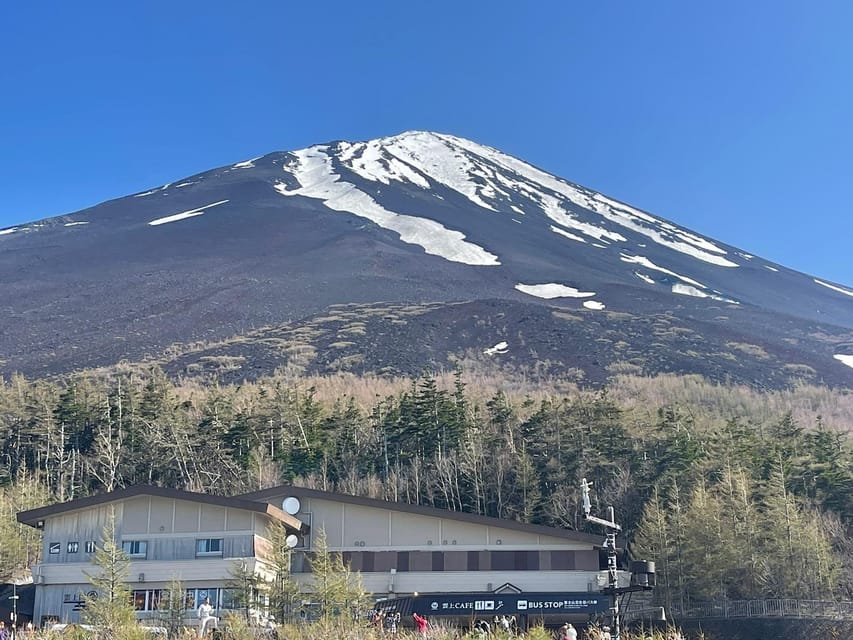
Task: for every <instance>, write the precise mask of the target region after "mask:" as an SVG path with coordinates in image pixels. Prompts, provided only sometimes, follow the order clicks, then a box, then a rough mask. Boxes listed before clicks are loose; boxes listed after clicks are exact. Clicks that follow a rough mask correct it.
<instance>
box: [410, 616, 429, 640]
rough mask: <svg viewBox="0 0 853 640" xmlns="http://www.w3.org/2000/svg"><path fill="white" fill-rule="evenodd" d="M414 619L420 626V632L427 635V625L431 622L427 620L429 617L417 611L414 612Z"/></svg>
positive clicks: (418, 626)
mask: <svg viewBox="0 0 853 640" xmlns="http://www.w3.org/2000/svg"><path fill="white" fill-rule="evenodd" d="M412 619H413V620H414V621H415V625H416V626H417V628H418V633H419V634H421V635H422V636H423V635H426V632H427V625H428V624H429V622H427V619H426V618H424V617H423V616H419V615H418V612H417V611H416V612H415V613H413V614H412Z"/></svg>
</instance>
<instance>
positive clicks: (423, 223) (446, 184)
mask: <svg viewBox="0 0 853 640" xmlns="http://www.w3.org/2000/svg"><path fill="white" fill-rule="evenodd" d="M374 303H382V304H381V305H380V308H381V309H385V308H386V307H387V309H400V308H402V307H405V306H413V305H414V306H415V307H416V308H417V309H418V310H419V311H418V312H417V313H411V314H409V316H407V317H406V318H405V321H403V319H400V318H398V319H397V320H398V321H397V322H391V320H390V319H389V320H387V321H382V322H379V321H377V316H375V315H371V314H370V309H371V308H372V307H371V306H370V305H373V304H374ZM436 303H455V304H450V305H444V304H436ZM349 304H353V305H368V306H359V307H352V310H351V313H356V314H358V313H362V314H364V315H365V321H364V323H363V324H364V327H361V328H359V327H356V330H354V331H350V332H349V333H348V334H347V332H346V331H344V333H345V334H347V335H344V336H337V332H338V331H339V329H335V332H334V333H335V336H333V337H329V336H331V334H329V336H327V338H328V339H326V338H317V339H316V341H315V342H311V341H310V340H309V341H306V344H308V343H311V344H310V345H309V346H310V347H311V349H313V353H314V355H313V356H311V357H308V356H306V355H305V353H302V354H301V355H300V359H299V362H298V364H300V366H305V367H306V368H307V369H308V370H314V371H328V370H335V369H340V368H345V369H352V370H357V371H362V370H369V371H402V372H416V370H419V369H421V368H423V367H426V366H432V367H435V366H452V362H453V361H455V360H456V359H458V358H461V357H465V356H466V354H467V355H470V354H477V353H479V354H482V351H483V350H486V349H488V348H489V347H492V346H494V345H495V344H497V343H498V342H500V341H506V342H507V343H508V347H507V349H506V353H495V354H493V355H490V356H486V357H489V358H500V359H502V362H505V363H506V364H507V365H508V366H516V367H539V368H542V367H551V368H553V369H554V370H574V369H576V368H579V369H582V370H583V372H584V376H585V379H586V380H588V381H601V380H603V379H604V378H605V377H606V375H607V371H608V370H610V371H614V370H628V369H631V368H632V367H633V370H636V371H640V372H644V373H655V372H660V371H674V372H695V373H703V374H706V375H708V376H710V377H712V378H714V379H717V380H721V381H724V380H738V381H744V382H749V383H753V384H759V385H769V386H779V385H782V384H786V383H787V382H788V381H790V380H791V379H796V378H799V379H803V378H805V379H809V380H813V381H815V382H825V383H828V384H833V385H845V386H849V385H850V383H851V381H853V368H851V367H850V366H848V365H847V364H845V361H847V362H849V361H850V360H849V359H845V358H839V357H836V356H844V355H846V354H853V290H851V289H849V288H848V287H844V286H840V285H836V284H832V283H826V282H820V281H819V280H816V279H814V278H811V277H809V276H806V275H804V274H801V273H797V272H794V271H791V270H788V269H785V268H784V267H781V266H780V265H775V264H771V263H768V262H766V261H764V260H761V259H760V258H757V257H753V256H750V255H748V254H746V253H744V252H742V251H739V250H737V249H735V248H733V247H729V246H727V245H723V244H721V243H718V242H715V241H713V240H711V239H708V238H704V237H702V236H698V235H697V234H694V233H692V232H690V231H688V230H685V229H682V228H680V227H678V226H677V225H674V224H672V223H670V222H667V221H665V220H662V219H659V218H656V217H653V216H651V215H649V214H647V213H645V212H642V211H639V210H636V209H634V208H632V207H629V206H627V205H624V204H621V203H618V202H615V201H613V200H610V199H608V198H606V197H605V196H602V195H600V194H597V193H594V192H591V191H589V190H586V189H583V188H582V187H578V186H576V185H573V184H571V183H568V182H565V181H563V180H561V179H558V178H555V177H554V176H550V175H548V174H546V173H544V172H541V171H539V170H537V169H535V168H534V167H531V166H530V165H527V164H525V163H523V162H521V161H519V160H516V159H514V158H511V157H509V156H506V155H503V154H501V153H499V152H497V151H495V150H493V149H489V148H487V147H482V146H480V145H476V144H475V143H472V142H469V141H466V140H462V139H459V138H454V137H451V136H444V135H439V134H430V133H418V132H415V133H407V134H402V135H400V136H396V137H394V138H386V139H382V140H376V141H371V142H367V143H355V144H353V143H344V142H341V143H335V144H331V145H321V146H318V147H312V148H311V149H306V150H301V151H296V152H292V153H274V154H270V155H268V156H265V157H263V158H260V159H256V160H254V161H250V162H244V163H239V164H237V165H234V166H231V167H224V168H220V169H216V170H213V171H210V172H207V173H204V174H200V175H197V176H193V177H191V178H187V179H186V180H183V181H181V182H179V183H177V184H171V185H166V186H164V187H160V188H158V189H154V190H152V191H150V192H147V193H144V194H136V195H135V196H130V197H127V198H121V199H118V200H113V201H110V202H106V203H103V204H101V205H98V206H96V207H93V208H91V209H87V210H84V211H80V212H78V213H75V214H71V215H68V216H63V217H60V218H53V219H49V220H44V221H42V222H39V223H33V224H30V225H25V226H22V227H19V228H15V229H13V230H7V231H5V232H2V235H0V317H2V334H0V372H2V373H5V374H9V373H11V372H13V371H21V372H23V373H25V374H27V375H30V376H41V375H48V374H55V373H61V372H67V371H71V370H75V369H81V368H86V367H93V366H101V365H109V364H112V363H115V362H117V361H119V360H122V359H130V360H138V359H142V358H144V357H147V356H150V357H157V358H158V359H160V360H161V361H163V362H166V360H163V359H162V358H159V354H161V353H162V352H163V350H164V349H165V348H166V347H167V346H169V345H170V344H172V343H190V342H196V341H207V342H212V341H223V340H227V339H228V338H230V337H232V336H235V335H241V336H242V338H241V339H240V341H239V344H240V345H241V346H240V349H242V350H243V351H242V352H241V353H239V354H231V356H230V357H231V360H227V358H226V359H225V360H223V359H222V358H223V357H225V356H228V354H227V353H225V352H221V351H216V349H223V348H225V347H224V346H222V345H220V346H218V347H216V349H213V350H211V351H210V352H209V353H207V354H206V356H205V357H206V358H207V359H206V360H193V358H195V356H193V355H190V354H187V355H185V356H184V357H183V358H184V360H183V361H177V360H176V361H174V362H170V363H169V364H168V366H169V367H170V368H172V369H173V370H175V371H176V372H177V371H186V370H191V371H193V370H204V369H205V367H208V368H210V367H214V368H216V367H220V365H219V364H215V363H216V362H219V363H220V364H221V363H222V362H227V363H229V364H228V365H227V366H226V367H225V368H226V369H227V370H228V372H227V373H228V375H229V376H233V377H234V378H235V379H237V378H240V377H241V376H250V377H253V376H256V375H260V374H262V373H265V372H270V371H271V370H272V369H273V368H274V367H275V366H280V365H281V364H283V363H287V362H291V364H292V363H293V361H292V358H291V356H292V354H293V353H294V352H295V351H294V350H293V349H294V348H293V347H292V345H290V346H287V345H285V346H282V344H281V343H280V342H279V343H277V342H276V340H273V339H271V336H272V335H273V334H275V333H276V332H279V333H280V332H285V333H286V332H288V331H293V330H295V329H297V328H298V327H302V330H303V331H308V329H307V327H309V326H314V325H315V324H316V322H317V318H318V317H329V316H330V315H334V314H332V313H331V312H329V311H328V307H329V306H330V305H349ZM353 310H355V311H353ZM377 313H380V314H381V311H380V312H377ZM393 313H394V312H391V311H389V314H392V315H393ZM378 317H380V318H381V315H380V316H378ZM347 322H349V323H353V322H356V320H353V319H352V318H350V319H348V320H347ZM667 322H668V323H669V324H670V325H671V326H670V329H665V328H664V325H665V324H666V323H667ZM288 323H290V324H288ZM285 325H286V326H285ZM262 327H269V329H268V330H266V331H258V332H256V333H251V332H252V330H255V329H261V328H262ZM484 327H493V328H494V329H493V330H486V329H484ZM497 327H500V330H498V329H497ZM247 334H248V335H250V336H252V337H253V339H252V340H248V339H247V337H246V336H247ZM321 334H322V335H323V336H325V335H326V334H325V333H323V332H321ZM264 336H266V338H268V340H267V342H264V341H263V340H262V338H263V337H264ZM315 337H316V336H315ZM255 338H256V339H257V342H253V340H254V339H255ZM490 341H493V342H491V343H490ZM285 342H292V340H291V339H290V338H288V339H287V340H286V341H285ZM296 342H298V341H296ZM489 343H490V344H489ZM223 344H229V345H230V346H228V348H229V349H237V347H236V346H235V345H233V344H230V343H223ZM265 344H266V345H267V346H264V345H265ZM270 344H277V345H278V346H277V347H276V348H267V347H269V345H270ZM279 347H281V348H280V349H279ZM288 349H290V351H288ZM295 349H296V351H298V348H295ZM196 351H198V350H196ZM498 351H504V350H503V349H501V350H498ZM199 354H201V352H200V351H198V352H197V353H196V355H197V356H199V357H201V355H199ZM217 359H219V360H217ZM205 363H207V364H205ZM210 363H214V364H210ZM220 368H221V367H220ZM608 368H609V369H608Z"/></svg>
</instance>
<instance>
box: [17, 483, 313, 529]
mask: <svg viewBox="0 0 853 640" xmlns="http://www.w3.org/2000/svg"><path fill="white" fill-rule="evenodd" d="M134 496H158V497H161V498H174V499H176V500H188V501H190V502H199V503H202V504H212V505H216V506H220V507H230V508H232V509H242V510H244V511H253V512H255V513H263V514H266V515H268V516H270V517H271V518H275V519H276V520H280V521H281V522H283V523H284V524H285V525H287V527H288V528H290V529H293V530H294V531H305V530H307V526H306V525H305V524H304V523H303V522H302V521H301V520H299V519H298V518H294V517H293V516H292V515H290V514H287V513H285V512H284V511H282V510H281V509H279V508H278V507H275V506H273V505H271V504H262V503H260V502H258V501H257V500H249V499H246V498H244V497H237V498H227V497H225V496H214V495H210V494H207V493H194V492H191V491H181V490H180V489H167V488H165V487H155V486H151V485H136V486H133V487H127V488H126V489H118V490H116V491H111V492H109V493H102V494H98V495H94V496H88V497H86V498H78V499H77V500H71V501H69V502H61V503H58V504H52V505H48V506H46V507H39V508H38V509H30V510H29V511H21V512H19V513H18V516H17V517H18V522H21V523H23V524H28V525H30V526H31V527H36V528H39V522H43V521H44V520H47V519H48V518H50V517H52V516H57V515H60V514H62V513H67V512H69V511H76V510H78V509H87V508H89V507H96V506H99V505H102V504H107V503H109V502H117V501H119V500H125V499H127V498H132V497H134Z"/></svg>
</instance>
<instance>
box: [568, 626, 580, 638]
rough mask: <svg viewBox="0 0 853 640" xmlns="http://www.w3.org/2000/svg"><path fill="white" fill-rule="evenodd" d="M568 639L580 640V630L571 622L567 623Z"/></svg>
mask: <svg viewBox="0 0 853 640" xmlns="http://www.w3.org/2000/svg"><path fill="white" fill-rule="evenodd" d="M566 640H578V630H577V629H575V628H574V626H572V623H571V622H569V623H568V624H567V625H566Z"/></svg>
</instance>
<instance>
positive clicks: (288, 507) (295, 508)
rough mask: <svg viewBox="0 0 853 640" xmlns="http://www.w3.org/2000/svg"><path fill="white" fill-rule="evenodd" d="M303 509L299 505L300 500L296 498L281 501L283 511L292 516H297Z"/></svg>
mask: <svg viewBox="0 0 853 640" xmlns="http://www.w3.org/2000/svg"><path fill="white" fill-rule="evenodd" d="M301 507H302V505H301V504H300V503H299V498H294V497H293V496H290V497H289V498H285V499H284V500H282V501H281V508H282V510H283V511H284V512H285V513H289V514H290V515H292V516H295V515H296V514H297V513H299V509H300V508H301Z"/></svg>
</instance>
